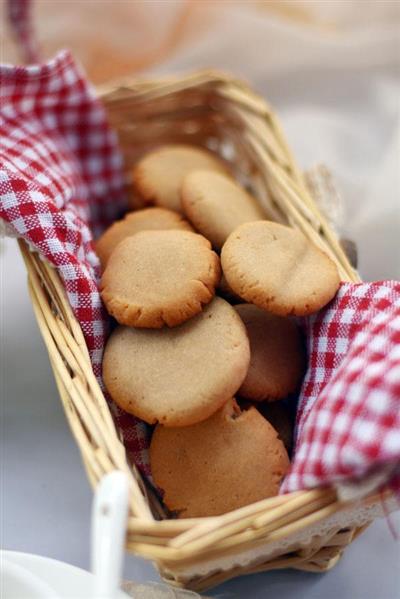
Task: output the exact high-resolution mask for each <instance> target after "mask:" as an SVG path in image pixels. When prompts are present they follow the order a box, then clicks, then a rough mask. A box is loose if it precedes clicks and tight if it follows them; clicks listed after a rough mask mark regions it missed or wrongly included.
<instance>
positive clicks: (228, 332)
mask: <svg viewBox="0 0 400 599" xmlns="http://www.w3.org/2000/svg"><path fill="white" fill-rule="evenodd" d="M249 359H250V350H249V341H248V339H247V335H246V330H245V327H244V325H243V323H242V321H241V320H240V318H239V316H238V315H237V314H236V312H235V310H234V309H233V308H232V306H230V305H229V304H228V303H227V302H225V301H224V300H222V299H220V298H215V299H214V301H213V302H211V304H209V305H208V306H207V307H206V308H205V309H204V310H203V312H201V314H199V315H198V316H196V317H195V318H193V319H192V320H190V321H188V322H186V323H185V324H183V325H181V326H180V327H176V328H174V329H164V330H161V331H159V330H149V329H147V330H144V329H133V328H128V327H118V328H117V329H116V330H114V332H113V333H112V334H111V336H110V339H109V341H108V343H107V345H106V349H105V352H104V359H103V378H104V383H105V385H106V387H107V389H108V391H109V392H110V395H111V397H112V398H113V400H114V401H115V402H116V403H117V404H118V405H119V406H120V407H121V408H122V409H123V410H125V411H126V412H129V413H131V414H134V415H135V416H137V417H138V418H141V419H142V420H145V421H146V422H148V423H149V424H155V423H156V422H161V423H163V424H165V425H166V426H188V425H190V424H194V423H196V422H200V421H201V420H204V419H206V418H208V417H209V416H211V414H213V413H214V412H215V411H216V410H218V409H219V408H220V407H221V406H222V405H223V404H224V403H225V402H226V401H228V399H230V398H231V397H232V395H233V394H234V393H235V392H236V391H237V390H238V389H239V387H240V385H241V384H242V382H243V379H244V377H245V376H246V372H247V368H248V365H249Z"/></svg>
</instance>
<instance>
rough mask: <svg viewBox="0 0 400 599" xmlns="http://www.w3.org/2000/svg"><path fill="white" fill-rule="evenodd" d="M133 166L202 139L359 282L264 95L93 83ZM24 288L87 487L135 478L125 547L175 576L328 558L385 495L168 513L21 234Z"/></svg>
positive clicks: (224, 86)
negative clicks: (167, 146)
mask: <svg viewBox="0 0 400 599" xmlns="http://www.w3.org/2000/svg"><path fill="white" fill-rule="evenodd" d="M99 95H100V97H101V99H102V101H103V102H104V105H105V107H106V109H107V112H108V116H109V119H110V121H111V123H112V125H113V126H114V127H115V128H116V130H117V131H118V134H119V139H120V143H121V146H122V149H123V152H124V155H125V161H126V168H127V170H129V169H130V167H131V165H132V164H133V162H134V161H135V160H136V158H137V155H139V154H141V153H142V152H143V151H144V150H146V149H147V148H148V147H151V146H152V145H154V144H160V143H162V142H166V141H168V142H171V141H174V142H178V141H184V142H189V143H192V144H198V145H203V146H207V147H209V148H211V149H213V150H214V151H217V152H220V153H221V154H222V156H223V157H224V158H225V159H226V160H229V161H230V162H231V164H232V165H233V168H234V170H235V172H236V175H237V176H238V178H239V179H240V180H241V181H242V182H243V183H245V184H247V185H249V186H250V187H251V188H252V190H253V192H254V193H255V195H256V196H257V197H258V198H259V199H260V201H261V202H262V203H263V204H264V206H266V207H268V210H269V212H270V213H271V212H272V213H273V214H274V216H275V218H276V219H277V220H279V221H282V222H288V223H289V224H290V225H291V226H293V227H297V228H299V229H300V230H301V231H303V233H304V234H305V235H306V236H307V237H308V238H310V239H311V240H312V241H313V242H314V243H316V244H317V245H319V246H320V247H322V248H323V249H324V250H325V251H326V252H327V253H328V254H329V255H330V256H331V257H332V258H333V259H334V260H335V262H336V263H337V265H338V268H339V271H340V275H341V278H342V280H350V281H357V280H358V276H357V274H356V272H355V271H354V270H353V268H352V267H351V265H350V263H349V261H348V259H347V258H346V255H345V254H344V252H343V250H342V248H341V246H340V244H339V242H338V240H337V238H336V236H335V234H334V232H333V231H332V229H331V228H330V226H329V225H328V223H327V222H326V221H325V219H324V217H323V216H322V215H321V213H320V211H319V209H318V208H317V205H316V203H315V202H314V200H313V198H312V195H311V193H310V191H309V189H308V188H307V186H306V183H305V179H304V178H303V175H302V173H301V172H300V170H299V168H298V167H297V165H296V162H295V161H294V159H293V156H292V154H291V152H290V150H289V148H288V146H287V144H286V142H285V139H284V136H283V134H282V131H281V128H280V125H279V122H278V120H277V118H276V116H275V115H274V113H273V112H272V110H271V109H270V107H269V106H268V105H267V104H266V103H265V101H264V100H263V99H261V98H260V97H258V96H257V95H255V94H254V93H253V92H252V91H251V90H249V89H248V88H247V87H246V86H245V85H244V84H242V83H241V82H238V81H236V80H234V79H232V78H230V77H228V76H224V75H221V74H219V73H214V72H200V73H195V74H193V75H190V76H186V77H183V78H180V77H176V78H168V79H162V80H156V81H135V82H133V83H132V82H128V83H126V84H121V85H119V86H114V87H113V88H108V89H105V90H104V89H103V90H100V91H99ZM20 247H21V251H22V254H23V257H24V260H25V263H26V266H27V269H28V274H29V289H30V293H31V297H32V302H33V307H34V310H35V314H36V317H37V320H38V324H39V327H40V329H41V332H42V335H43V337H44V340H45V343H46V345H47V349H48V352H49V356H50V361H51V364H52V367H53V370H54V375H55V378H56V382H57V385H58V389H59V392H60V396H61V399H62V402H63V406H64V409H65V413H66V416H67V418H68V421H69V424H70V427H71V430H72V432H73V434H74V436H75V439H76V441H77V443H78V445H79V448H80V451H81V454H82V459H83V462H84V465H85V468H86V471H87V474H88V477H89V480H90V482H91V484H92V486H95V485H96V484H97V483H98V481H99V480H100V478H101V477H102V476H103V475H104V474H106V473H108V472H110V471H112V470H113V469H116V468H118V469H121V470H124V471H126V472H127V473H128V475H129V477H130V481H131V499H130V516H129V522H128V530H127V550H128V551H130V552H133V553H135V554H138V555H141V556H143V557H145V558H147V559H150V560H152V561H154V562H155V564H156V565H157V567H158V569H159V570H160V572H161V575H162V576H163V577H164V579H166V580H167V581H168V582H170V583H171V584H174V585H177V586H185V587H187V588H191V589H194V590H198V591H199V590H200V591H201V590H203V589H206V588H208V587H211V586H213V585H216V584H218V583H220V582H222V581H224V580H227V579H229V578H232V577H234V576H238V575H241V574H246V573H251V572H260V571H263V570H272V569H276V568H288V567H291V568H298V569H302V570H309V571H315V572H321V571H323V570H327V569H329V568H331V567H332V566H333V565H334V564H335V563H336V562H337V561H338V559H339V557H340V555H341V553H342V551H343V549H344V547H345V546H346V545H347V544H349V543H350V542H351V541H352V540H353V539H354V538H355V536H357V535H358V534H359V532H360V531H361V530H363V528H364V527H365V526H366V525H367V524H368V523H369V522H370V521H371V520H372V519H373V518H374V517H376V516H377V515H379V514H380V509H381V507H380V506H381V498H377V497H369V498H368V499H367V500H364V501H363V502H362V503H358V504H343V503H340V502H339V501H338V500H337V497H336V494H335V492H334V491H333V490H330V489H318V490H312V491H304V492H303V491H302V492H297V493H291V494H288V495H284V496H280V497H273V498H271V499H266V500H263V501H260V502H258V503H256V504H253V505H249V506H247V507H244V508H241V509H238V510H236V511H234V512H231V513H229V514H226V515H224V516H219V517H213V518H197V519H182V520H168V519H166V518H165V513H164V511H163V507H162V505H160V503H159V502H158V500H157V498H156V497H155V495H154V493H153V492H152V490H151V489H149V488H146V484H145V483H144V481H143V480H142V479H141V477H140V474H139V473H138V472H137V471H136V469H135V468H133V470H132V468H131V467H130V466H129V465H128V462H127V459H126V455H125V449H124V447H123V445H122V443H121V441H120V438H119V435H118V432H117V431H116V430H115V426H114V423H113V420H112V418H111V415H110V412H109V409H108V406H107V403H106V401H105V398H104V396H103V394H102V392H101V390H100V388H99V386H98V383H97V382H96V379H95V377H94V375H93V372H92V369H91V365H90V361H89V355H88V351H87V348H86V346H85V341H84V338H83V335H82V331H81V329H80V326H79V324H78V323H77V321H76V319H75V317H74V315H73V313H72V310H71V308H70V306H69V304H68V302H67V300H66V296H65V293H64V290H63V287H62V284H61V282H60V279H59V277H58V274H57V272H56V271H55V270H54V269H53V268H52V267H50V266H49V265H48V264H47V263H46V262H45V261H43V260H42V259H40V258H39V256H38V255H37V254H35V253H31V252H30V251H29V250H28V248H27V246H26V245H25V244H24V243H23V242H20Z"/></svg>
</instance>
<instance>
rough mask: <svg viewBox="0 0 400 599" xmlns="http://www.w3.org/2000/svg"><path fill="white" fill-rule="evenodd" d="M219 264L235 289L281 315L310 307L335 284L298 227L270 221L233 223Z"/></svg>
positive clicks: (328, 264) (327, 264)
mask: <svg viewBox="0 0 400 599" xmlns="http://www.w3.org/2000/svg"><path fill="white" fill-rule="evenodd" d="M221 263H222V269H223V272H224V275H225V277H226V279H227V281H228V284H229V286H230V287H231V288H232V289H233V291H234V292H235V293H237V294H238V295H239V296H240V297H242V298H243V299H244V300H246V301H247V302H250V303H252V304H256V305H257V306H259V307H260V308H263V309H264V310H268V311H269V312H273V313H274V314H279V315H281V316H287V315H289V314H294V315H297V316H305V315H307V314H312V313H313V312H316V311H317V310H319V309H320V308H322V307H323V306H325V304H327V303H328V302H329V301H330V300H331V299H332V298H333V296H334V295H335V293H336V291H337V289H338V287H339V284H340V279H339V274H338V270H337V267H336V264H335V263H334V262H333V261H332V260H331V259H330V258H329V257H328V256H327V255H326V254H324V252H322V251H321V250H320V249H319V248H317V246H315V245H314V244H313V243H311V242H310V241H308V240H307V239H306V237H305V236H304V235H303V234H302V233H301V232H300V231H298V230H296V229H292V228H290V227H285V226H284V225H279V224H278V223H273V222H270V221H258V222H253V223H246V224H244V225H241V226H240V227H238V228H237V229H236V230H235V231H234V232H233V233H231V234H230V235H229V237H228V239H227V240H226V243H225V244H224V247H223V248H222V253H221Z"/></svg>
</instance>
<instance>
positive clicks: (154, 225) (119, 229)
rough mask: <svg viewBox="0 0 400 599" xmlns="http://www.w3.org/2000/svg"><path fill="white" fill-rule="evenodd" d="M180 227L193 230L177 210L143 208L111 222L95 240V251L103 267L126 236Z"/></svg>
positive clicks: (184, 229) (183, 229)
mask: <svg viewBox="0 0 400 599" xmlns="http://www.w3.org/2000/svg"><path fill="white" fill-rule="evenodd" d="M168 229H181V230H182V231H193V228H192V227H191V226H190V224H189V223H188V222H187V221H186V220H185V219H184V218H183V217H182V216H181V215H180V214H178V213H177V212H174V211H173V210H167V209H166V208H145V209H144V210H138V211H137V212H129V213H128V214H127V215H126V216H125V217H124V218H123V219H122V220H118V221H117V222H115V223H113V224H112V225H111V226H110V227H108V229H107V230H106V231H104V233H103V234H102V236H101V237H99V239H98V240H97V241H96V253H97V255H98V257H99V259H100V262H101V266H102V267H103V269H104V268H105V265H106V263H107V260H108V258H109V257H110V255H111V252H112V251H113V250H114V249H115V248H116V246H117V245H118V244H119V243H120V242H121V241H122V240H123V239H125V238H126V237H130V236H131V235H135V233H139V231H158V230H163V231H164V230H168Z"/></svg>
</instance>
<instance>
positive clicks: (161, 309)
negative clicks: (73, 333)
mask: <svg viewBox="0 0 400 599" xmlns="http://www.w3.org/2000/svg"><path fill="white" fill-rule="evenodd" d="M220 276H221V269H220V264H219V258H218V256H217V255H216V254H215V253H214V252H213V251H212V250H211V245H210V242H209V241H207V239H205V237H202V236H201V235H197V234H196V233H192V232H190V231H173V230H170V231H141V232H140V233H136V235H133V236H132V237H127V238H126V239H124V240H123V241H121V242H120V243H119V244H118V245H117V247H116V248H115V250H114V251H113V253H112V254H111V256H110V258H109V260H108V263H107V266H106V269H105V271H104V273H103V276H102V278H101V285H100V288H101V297H102V298H103V301H104V303H105V305H106V308H107V311H108V313H109V314H111V316H114V318H115V319H116V320H117V321H118V322H119V323H120V324H125V325H128V326H134V327H149V328H160V327H162V326H163V325H165V324H166V325H168V326H170V327H174V326H177V325H178V324H181V323H182V322H184V321H185V320H188V319H189V318H191V317H192V316H194V315H195V314H198V312H200V311H201V310H202V307H203V305H204V304H208V302H210V301H211V300H212V298H213V296H214V293H215V286H216V284H217V283H218V282H219V279H220Z"/></svg>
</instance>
